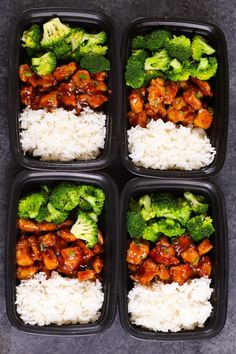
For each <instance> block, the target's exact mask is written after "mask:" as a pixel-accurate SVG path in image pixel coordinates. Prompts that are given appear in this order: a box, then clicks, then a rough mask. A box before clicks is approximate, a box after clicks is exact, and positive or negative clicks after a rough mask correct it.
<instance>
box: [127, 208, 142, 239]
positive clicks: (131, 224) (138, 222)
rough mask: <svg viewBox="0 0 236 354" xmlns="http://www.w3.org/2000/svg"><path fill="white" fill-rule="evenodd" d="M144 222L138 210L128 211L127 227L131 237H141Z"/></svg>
mask: <svg viewBox="0 0 236 354" xmlns="http://www.w3.org/2000/svg"><path fill="white" fill-rule="evenodd" d="M145 226H146V223H145V221H144V219H143V217H142V215H141V213H140V212H135V211H128V213H127V229H128V232H129V234H130V236H131V237H132V238H141V237H142V234H143V230H144V228H145Z"/></svg>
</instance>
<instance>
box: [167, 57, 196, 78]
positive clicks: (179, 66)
mask: <svg viewBox="0 0 236 354" xmlns="http://www.w3.org/2000/svg"><path fill="white" fill-rule="evenodd" d="M190 64H191V63H190V62H189V61H184V62H183V63H180V62H179V61H178V60H177V59H173V60H171V62H170V68H171V69H172V70H170V72H169V73H168V78H169V79H170V80H172V81H186V80H188V79H189V76H190V75H191V65H190Z"/></svg>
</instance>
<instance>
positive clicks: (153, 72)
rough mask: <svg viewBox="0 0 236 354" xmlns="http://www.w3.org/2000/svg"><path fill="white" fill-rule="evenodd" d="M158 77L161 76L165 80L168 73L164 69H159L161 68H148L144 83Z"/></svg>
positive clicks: (146, 83)
mask: <svg viewBox="0 0 236 354" xmlns="http://www.w3.org/2000/svg"><path fill="white" fill-rule="evenodd" d="M157 77H160V78H162V79H164V80H166V78H167V77H166V74H165V73H163V72H162V71H159V70H146V71H145V72H144V85H148V84H149V82H150V81H151V80H152V79H156V78H157Z"/></svg>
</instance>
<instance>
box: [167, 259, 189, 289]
mask: <svg viewBox="0 0 236 354" xmlns="http://www.w3.org/2000/svg"><path fill="white" fill-rule="evenodd" d="M192 275H193V270H192V268H191V266H190V265H189V264H188V263H187V264H180V265H177V266H172V267H170V276H171V279H172V281H173V282H177V283H179V285H182V284H184V283H185V282H186V281H187V280H188V279H189V278H191V276H192Z"/></svg>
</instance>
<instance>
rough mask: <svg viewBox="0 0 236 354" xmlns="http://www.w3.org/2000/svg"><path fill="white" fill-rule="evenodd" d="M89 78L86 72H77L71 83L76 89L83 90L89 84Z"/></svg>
mask: <svg viewBox="0 0 236 354" xmlns="http://www.w3.org/2000/svg"><path fill="white" fill-rule="evenodd" d="M90 80H91V77H90V74H89V72H88V71H87V70H77V71H76V73H75V74H74V75H73V76H72V81H73V82H74V84H75V86H76V87H77V89H84V88H85V87H86V86H87V85H88V83H89V82H90Z"/></svg>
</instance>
